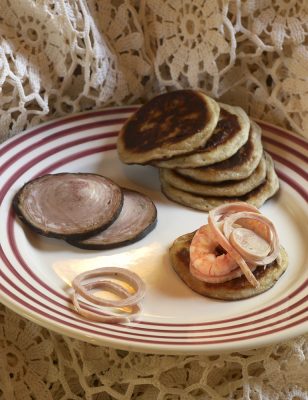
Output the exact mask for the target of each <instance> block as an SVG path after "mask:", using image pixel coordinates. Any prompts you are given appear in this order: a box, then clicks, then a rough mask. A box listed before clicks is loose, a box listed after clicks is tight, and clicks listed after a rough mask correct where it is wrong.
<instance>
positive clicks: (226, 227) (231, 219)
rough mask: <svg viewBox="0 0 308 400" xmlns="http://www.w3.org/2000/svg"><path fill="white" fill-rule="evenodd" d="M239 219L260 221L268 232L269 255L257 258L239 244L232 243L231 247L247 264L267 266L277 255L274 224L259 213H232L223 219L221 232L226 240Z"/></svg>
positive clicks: (277, 247)
mask: <svg viewBox="0 0 308 400" xmlns="http://www.w3.org/2000/svg"><path fill="white" fill-rule="evenodd" d="M239 219H253V220H255V221H260V222H261V223H263V224H264V225H265V226H266V227H267V228H268V229H269V232H270V237H269V244H270V249H271V250H270V254H269V255H267V256H265V257H263V256H262V257H258V256H256V255H255V254H253V253H249V251H247V249H245V248H243V247H242V246H241V245H240V244H239V242H234V243H233V245H235V247H236V249H237V251H238V252H239V253H240V254H241V255H242V256H244V257H245V260H246V261H247V262H252V263H256V264H257V265H267V264H270V263H271V262H273V261H274V260H276V258H277V256H278V253H279V240H278V234H277V232H276V229H275V227H274V224H273V223H272V222H271V221H270V220H269V219H268V218H267V217H265V216H264V215H261V214H260V213H254V212H245V211H243V212H238V213H234V214H232V215H229V216H228V217H226V218H225V220H224V224H223V232H224V234H225V236H226V239H227V240H229V239H230V236H231V234H232V231H233V224H234V223H235V222H236V221H238V220H239Z"/></svg>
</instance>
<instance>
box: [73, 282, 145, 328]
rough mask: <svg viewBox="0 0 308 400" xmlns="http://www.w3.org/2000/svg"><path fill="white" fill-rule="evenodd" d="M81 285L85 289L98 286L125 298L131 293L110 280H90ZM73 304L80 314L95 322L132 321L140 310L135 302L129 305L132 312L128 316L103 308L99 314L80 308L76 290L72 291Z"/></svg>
mask: <svg viewBox="0 0 308 400" xmlns="http://www.w3.org/2000/svg"><path fill="white" fill-rule="evenodd" d="M83 286H84V288H86V289H87V290H92V289H98V288H100V289H108V290H109V291H110V292H112V293H114V294H116V295H118V296H121V297H124V298H127V297H129V296H130V295H131V293H130V292H129V291H128V290H126V289H125V288H123V287H122V286H120V285H118V284H115V283H114V282H111V281H97V282H91V283H88V284H85V285H83ZM73 304H74V307H75V309H76V311H77V312H78V313H79V314H80V315H82V316H84V317H86V318H88V319H90V320H91V321H95V322H105V323H106V322H108V323H126V322H130V321H132V320H133V319H134V318H135V317H136V316H137V315H138V314H139V313H140V311H141V309H140V306H139V305H137V304H135V305H133V306H130V307H132V312H130V313H129V314H128V316H124V315H118V314H114V313H111V312H107V311H105V310H104V312H103V314H99V313H97V312H93V311H91V310H89V309H85V308H82V307H81V306H80V303H79V300H78V293H77V292H74V294H73ZM97 311H102V310H100V309H97Z"/></svg>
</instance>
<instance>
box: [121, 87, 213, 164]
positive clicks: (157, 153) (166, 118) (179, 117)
mask: <svg viewBox="0 0 308 400" xmlns="http://www.w3.org/2000/svg"><path fill="white" fill-rule="evenodd" d="M218 116H219V106H218V104H217V103H216V102H215V101H214V100H213V99H210V98H209V97H207V96H206V95H205V94H204V93H202V92H199V91H194V90H179V91H175V92H170V93H165V94H162V95H159V96H157V97H155V98H154V99H152V100H151V101H149V102H148V103H147V104H145V105H144V106H142V107H141V108H140V109H139V110H138V111H137V112H136V113H135V114H133V115H132V116H131V117H130V118H129V119H128V121H127V122H126V123H125V125H124V126H123V128H122V129H121V131H120V134H119V138H118V152H119V156H120V158H121V160H122V161H124V162H126V163H137V164H138V163H140V164H143V163H147V162H150V161H151V160H155V159H161V158H167V157H172V156H174V155H178V154H183V153H186V152H190V151H193V150H195V149H196V148H199V147H200V146H203V145H204V144H205V142H206V141H207V140H208V139H209V137H210V136H211V135H212V133H213V131H214V128H215V126H216V124H217V121H218Z"/></svg>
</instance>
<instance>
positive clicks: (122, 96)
mask: <svg viewBox="0 0 308 400" xmlns="http://www.w3.org/2000/svg"><path fill="white" fill-rule="evenodd" d="M220 3H222V5H221V4H220ZM175 4H176V6H175ZM0 15H1V17H2V20H1V24H0V89H1V96H0V139H1V140H4V139H6V138H7V137H9V136H12V135H14V134H16V133H18V132H20V131H22V130H24V129H25V128H26V127H28V126H30V125H36V124H38V123H39V122H41V121H44V120H46V119H50V118H54V117H56V116H60V115H64V114H68V113H74V112H77V111H82V110H87V109H90V108H91V109H93V108H98V107H102V106H104V105H107V104H108V105H110V104H114V105H116V104H128V103H132V102H137V101H138V102H140V101H143V100H146V99H148V98H150V97H152V96H154V95H155V94H157V93H159V92H161V91H164V90H172V89H176V88H185V87H193V88H196V87H199V88H202V89H204V90H206V91H207V92H208V94H210V95H211V96H213V97H215V98H216V99H219V100H221V101H225V102H229V103H232V104H236V105H241V106H242V107H243V108H245V110H246V111H248V112H249V114H250V115H252V116H255V117H258V118H262V119H265V120H268V121H270V122H273V123H277V124H279V125H282V126H285V127H290V128H291V129H293V130H294V131H296V132H298V133H300V134H302V135H305V136H308V133H307V132H308V129H307V128H308V111H307V96H308V80H307V70H308V50H307V40H308V39H307V35H308V29H307V24H308V22H307V21H308V3H307V1H304V0H298V1H296V0H290V1H288V2H286V1H283V0H274V1H272V0H262V1H255V0H246V1H240V0H232V1H231V0H230V1H223V2H216V1H213V0H194V1H191V0H182V1H181V2H180V1H179V2H176V3H175V2H174V1H173V0H146V1H142V2H139V1H134V0H118V1H114V0H104V1H102V0H101V1H98V0H88V1H86V0H76V1H73V0H58V1H56V2H53V1H49V0H40V1H33V0H23V1H19V0H2V1H1V3H0Z"/></svg>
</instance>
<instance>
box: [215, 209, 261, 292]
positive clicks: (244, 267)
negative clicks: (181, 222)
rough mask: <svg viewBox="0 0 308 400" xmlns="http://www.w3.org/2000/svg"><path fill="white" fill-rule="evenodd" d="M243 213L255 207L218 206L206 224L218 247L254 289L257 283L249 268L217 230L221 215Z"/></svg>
mask: <svg viewBox="0 0 308 400" xmlns="http://www.w3.org/2000/svg"><path fill="white" fill-rule="evenodd" d="M234 208H235V209H236V210H239V211H243V208H244V209H249V210H252V209H255V207H253V206H250V205H248V204H246V203H244V205H243V204H242V203H240V202H239V203H233V204H231V205H228V204H225V205H223V206H220V207H218V208H216V209H213V210H211V211H210V212H209V218H208V222H209V225H210V228H211V229H212V232H213V234H214V236H215V238H216V240H217V242H218V243H219V244H220V246H221V247H222V248H223V249H224V250H225V251H226V252H227V253H229V254H230V256H231V257H232V258H233V260H234V261H235V262H236V263H237V264H238V265H239V267H240V268H241V270H242V271H243V274H244V275H245V276H246V278H247V280H248V281H249V282H250V284H251V285H252V286H254V287H258V286H259V282H258V281H257V279H256V278H255V276H254V275H253V273H252V272H251V270H250V268H249V266H248V265H247V263H246V261H245V260H244V259H243V257H242V256H241V254H240V253H239V252H238V251H237V250H236V249H235V248H234V247H233V246H232V245H231V244H230V242H229V240H227V238H226V237H225V236H224V234H223V232H221V230H220V229H219V225H218V221H219V219H220V218H221V216H222V215H223V214H226V213H227V212H228V213H230V211H231V210H232V211H233V209H234Z"/></svg>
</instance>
